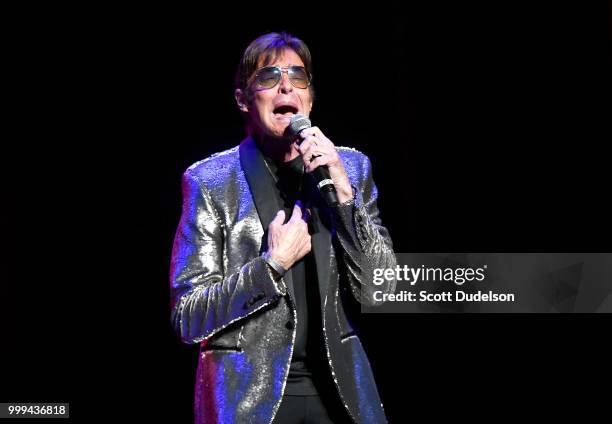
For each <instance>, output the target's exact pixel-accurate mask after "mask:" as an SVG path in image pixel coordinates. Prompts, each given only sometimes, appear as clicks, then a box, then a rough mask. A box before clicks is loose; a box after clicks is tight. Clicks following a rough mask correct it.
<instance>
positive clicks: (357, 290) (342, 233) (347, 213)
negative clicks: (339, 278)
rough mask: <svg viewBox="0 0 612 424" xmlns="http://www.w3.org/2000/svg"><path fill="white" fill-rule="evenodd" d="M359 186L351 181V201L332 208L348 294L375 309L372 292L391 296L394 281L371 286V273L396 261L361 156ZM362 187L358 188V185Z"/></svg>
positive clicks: (366, 164)
mask: <svg viewBox="0 0 612 424" xmlns="http://www.w3.org/2000/svg"><path fill="white" fill-rule="evenodd" d="M362 158H363V161H362V162H361V169H360V170H358V173H357V178H358V179H359V180H360V181H359V182H357V181H353V182H352V185H353V195H354V196H353V199H351V200H350V201H348V202H346V203H343V204H341V205H339V206H338V207H336V208H335V210H334V218H335V222H336V234H337V237H338V240H339V242H340V245H341V247H342V255H343V259H344V263H345V265H346V268H347V274H348V281H349V284H350V287H351V291H352V293H353V295H354V297H355V299H357V301H358V302H360V303H362V304H364V305H367V306H378V305H381V304H382V303H383V302H382V301H381V300H375V297H374V292H376V291H381V292H382V293H392V292H394V291H395V285H396V280H395V279H393V280H392V281H389V280H385V281H384V282H382V283H379V284H374V270H375V269H385V268H393V269H394V268H395V266H396V264H397V260H396V257H395V253H394V252H393V243H392V241H391V237H390V235H389V232H388V231H387V229H386V228H385V227H383V226H382V224H381V220H380V217H379V211H378V206H377V205H376V199H377V197H378V191H377V188H376V185H375V184H374V180H373V178H372V165H371V163H370V160H369V159H368V158H367V156H365V155H363V156H362ZM359 183H361V184H359Z"/></svg>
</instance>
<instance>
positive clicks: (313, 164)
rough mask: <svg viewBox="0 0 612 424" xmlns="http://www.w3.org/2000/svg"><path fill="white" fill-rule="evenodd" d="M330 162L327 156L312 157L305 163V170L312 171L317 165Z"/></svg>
mask: <svg viewBox="0 0 612 424" xmlns="http://www.w3.org/2000/svg"><path fill="white" fill-rule="evenodd" d="M329 162H330V158H329V156H319V157H316V158H314V159H313V160H312V161H310V162H306V163H308V165H306V172H312V171H314V170H315V169H317V168H318V167H319V166H323V165H327V164H328V163H329Z"/></svg>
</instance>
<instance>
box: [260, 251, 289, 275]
mask: <svg viewBox="0 0 612 424" xmlns="http://www.w3.org/2000/svg"><path fill="white" fill-rule="evenodd" d="M262 258H263V259H264V261H266V263H267V264H268V266H269V267H270V268H272V270H274V272H275V273H276V275H278V277H282V276H284V275H285V274H286V273H287V269H288V268H287V267H285V266H284V265H283V264H282V263H281V262H280V261H277V260H276V259H274V258H273V257H272V255H271V254H270V252H264V254H263V255H262Z"/></svg>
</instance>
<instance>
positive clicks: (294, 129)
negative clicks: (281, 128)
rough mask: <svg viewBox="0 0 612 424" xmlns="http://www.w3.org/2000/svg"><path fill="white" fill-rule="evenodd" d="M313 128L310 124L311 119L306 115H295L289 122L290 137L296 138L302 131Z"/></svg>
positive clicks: (288, 131)
mask: <svg viewBox="0 0 612 424" xmlns="http://www.w3.org/2000/svg"><path fill="white" fill-rule="evenodd" d="M311 126H312V124H311V123H310V119H308V118H306V117H305V116H304V115H300V114H297V115H293V116H292V117H291V120H290V121H289V126H288V127H287V133H288V134H289V135H290V136H296V135H298V134H299V133H300V131H302V130H304V129H306V128H310V127H311Z"/></svg>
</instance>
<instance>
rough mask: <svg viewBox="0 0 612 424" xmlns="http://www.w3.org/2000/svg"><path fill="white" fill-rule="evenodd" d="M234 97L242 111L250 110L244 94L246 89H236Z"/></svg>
mask: <svg viewBox="0 0 612 424" xmlns="http://www.w3.org/2000/svg"><path fill="white" fill-rule="evenodd" d="M234 98H235V99H236V103H237V104H238V109H240V110H241V111H242V112H248V111H249V107H248V106H247V103H246V96H245V94H244V91H242V90H241V89H239V88H237V89H236V90H235V91H234Z"/></svg>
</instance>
